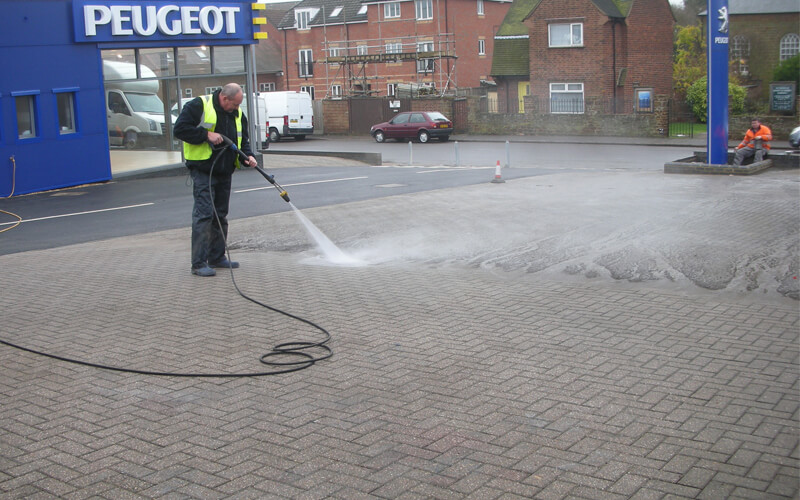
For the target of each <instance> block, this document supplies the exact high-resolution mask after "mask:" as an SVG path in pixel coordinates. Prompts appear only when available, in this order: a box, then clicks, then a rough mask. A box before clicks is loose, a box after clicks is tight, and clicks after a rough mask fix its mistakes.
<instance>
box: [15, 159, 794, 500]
mask: <svg viewBox="0 0 800 500" xmlns="http://www.w3.org/2000/svg"><path fill="white" fill-rule="evenodd" d="M653 175H656V174H653ZM764 175H765V174H762V176H763V177H762V176H756V177H752V178H739V179H736V180H732V181H728V180H725V179H719V180H715V181H708V180H707V179H700V180H698V179H697V178H696V177H695V178H693V179H692V180H691V181H688V182H691V183H700V184H702V185H703V186H706V187H708V186H707V183H708V182H736V183H742V182H747V183H763V182H767V183H775V182H779V181H780V182H784V183H785V189H783V191H780V190H778V191H776V197H781V196H783V197H786V198H785V199H788V200H792V199H794V201H793V202H792V201H781V202H780V203H778V204H776V205H775V207H777V208H776V209H775V210H776V212H777V211H779V212H780V213H775V212H773V213H771V216H770V217H769V218H768V219H769V220H776V221H784V223H777V222H776V223H775V224H769V223H765V219H764V217H762V216H754V214H752V213H750V214H748V207H749V206H750V205H749V204H751V203H755V202H754V201H753V200H751V199H749V198H747V197H745V196H742V195H741V192H740V191H735V190H734V192H735V193H736V196H735V202H736V207H737V211H736V213H735V214H732V215H731V216H734V215H735V216H736V217H739V216H741V220H742V221H743V222H742V223H741V224H722V225H718V226H721V227H722V228H723V229H725V230H729V231H730V233H729V234H728V236H729V238H730V241H726V242H725V243H726V244H731V243H730V242H734V241H737V240H744V239H750V240H761V241H767V242H775V241H776V238H778V237H783V236H785V233H787V231H788V232H789V233H790V235H792V236H791V237H793V238H795V239H796V238H797V231H798V227H797V218H798V213H800V212H798V201H797V196H796V194H797V192H796V191H797V183H796V181H797V174H796V172H794V173H792V172H789V173H787V172H784V173H779V174H775V176H770V175H766V176H764ZM563 179H564V177H562V176H542V177H537V178H531V179H524V180H519V181H517V180H515V181H509V182H507V183H505V184H503V185H502V186H498V185H491V186H490V185H489V183H488V182H487V184H486V186H472V187H466V188H458V189H453V190H446V191H447V192H446V195H447V196H443V195H442V193H436V194H432V193H420V194H416V195H405V196H397V197H390V198H385V199H381V200H372V201H367V202H360V203H357V204H347V205H341V206H336V207H327V208H324V209H314V210H309V211H307V212H305V213H306V215H308V216H309V217H310V218H312V219H313V220H316V221H319V222H318V223H319V224H320V225H321V227H324V229H325V230H326V232H329V235H331V236H332V237H333V238H334V239H335V240H336V241H345V242H348V244H352V245H353V246H355V243H356V242H359V241H360V242H362V243H364V241H367V242H369V241H370V240H371V239H373V238H375V239H380V238H379V236H380V235H382V234H384V233H385V232H388V231H394V230H396V229H397V228H396V227H395V224H397V223H398V218H400V217H403V220H404V222H403V223H404V224H406V226H407V227H411V228H413V222H409V221H415V220H416V221H424V222H425V223H426V224H431V223H432V222H431V221H432V219H430V218H429V217H430V214H431V213H441V212H442V211H443V210H452V213H453V214H457V213H459V212H460V211H463V213H465V214H467V215H468V216H469V217H468V218H466V219H465V218H460V217H459V216H457V215H451V220H450V224H451V226H452V227H455V228H456V229H457V230H459V231H466V230H467V228H468V227H469V221H470V220H474V214H472V213H470V210H471V209H472V208H474V206H475V205H476V204H479V203H481V202H478V201H476V200H486V199H487V197H486V196H485V194H486V191H485V190H487V189H492V190H494V191H493V192H495V193H496V192H497V190H498V189H501V190H504V191H503V192H504V193H505V194H506V195H507V196H508V197H509V198H510V199H512V200H516V199H518V198H519V197H522V196H524V193H529V192H531V190H532V189H534V188H535V186H536V185H541V184H542V183H543V182H549V183H550V184H552V185H553V186H555V187H554V188H553V189H555V190H556V192H551V193H550V194H549V195H548V197H549V198H547V199H544V200H543V201H542V202H543V203H548V200H550V201H552V200H557V199H559V196H562V197H563V196H566V195H568V193H570V192H573V190H575V189H578V187H577V186H570V185H569V183H567V182H564V183H562V181H563ZM669 179H670V181H668V182H673V183H674V182H681V181H679V180H677V179H678V178H677V177H675V176H669ZM487 181H488V179H487ZM643 182H644V181H643ZM737 185H738V186H741V184H737ZM751 185H753V186H755V184H751ZM673 188H674V189H675V193H679V192H681V190H680V189H677V186H673ZM728 188H730V186H728V187H727V188H726V189H728ZM698 190H699V188H698V189H696V190H695V189H692V190H687V191H686V194H685V196H686V199H685V200H676V199H670V200H669V204H668V206H670V207H672V206H673V205H680V204H681V203H682V202H685V203H692V201H691V198H692V197H694V196H696V194H697V191H698ZM598 196H599V195H598ZM676 196H677V195H676ZM792 197H794V198H792ZM618 198H619V194H618V193H614V192H609V193H608V194H605V195H604V196H602V197H599V198H597V199H593V200H592V205H593V206H596V207H598V209H600V210H602V209H603V207H604V204H605V205H609V206H610V205H613V203H615V200H617V199H618ZM654 203H655V200H654ZM704 206H705V205H704ZM515 207H516V205H514V204H511V206H510V207H509V206H506V207H504V208H503V210H504V211H505V213H507V214H508V213H509V211H510V212H511V213H512V214H513V213H516V212H514V210H517V208H515ZM485 208H486V209H487V210H489V214H490V215H492V216H493V215H495V214H494V212H492V211H491V210H493V209H491V208H488V207H485ZM618 209H619V207H616V208H615V210H618ZM519 210H527V208H525V207H521V208H519ZM628 210H629V211H630V210H631V209H630V207H628ZM655 210H656V211H657V210H658V207H655ZM634 211H635V209H634ZM358 213H362V214H364V215H363V216H362V217H361V218H359V217H357V216H356V214H358ZM550 215H552V214H550ZM580 215H581V214H580V212H579V211H576V213H575V214H568V215H567V216H569V217H579V216H580ZM517 216H518V217H523V218H524V217H528V216H529V214H528V213H527V212H522V213H517ZM547 216H549V215H548V214H546V213H539V214H538V217H537V218H538V219H541V218H542V217H547ZM714 216H719V217H721V216H722V215H720V214H715V215H714ZM737 220H738V219H737ZM785 221H789V223H790V224H791V223H793V224H794V225H793V226H789V227H787V225H786V223H785ZM662 222H663V221H659V220H656V224H660V223H662ZM500 224H502V222H500ZM713 226H714V224H713V223H711V222H708V227H707V228H705V230H706V231H710V230H711V229H713ZM536 228H537V231H542V232H544V231H547V230H551V231H555V229H553V228H552V227H549V226H546V225H545V226H542V227H540V226H536ZM723 229H720V228H717V230H719V231H721V230H723ZM300 231H301V229H300V228H299V227H298V226H297V223H296V221H295V220H294V218H293V216H292V214H291V213H283V214H277V215H271V216H264V217H257V218H253V219H248V220H245V221H234V222H232V223H231V237H232V246H233V247H234V250H233V251H234V258H235V259H237V260H239V261H240V262H241V263H242V267H241V269H239V270H238V271H237V272H236V275H235V276H236V282H237V284H238V285H239V286H240V288H241V289H242V290H243V291H245V293H248V294H249V295H251V296H253V297H254V298H256V299H257V300H260V301H263V302H265V303H267V304H269V305H272V306H275V307H278V308H280V309H283V310H286V311H288V312H290V313H293V314H297V315H300V316H303V317H306V318H308V319H309V320H312V321H315V322H318V323H320V324H321V325H323V326H324V327H325V328H327V329H328V330H329V331H330V332H331V333H332V335H333V339H332V341H331V347H332V348H333V350H334V357H333V358H332V359H329V360H326V361H323V362H320V363H318V364H316V365H315V366H313V367H311V368H309V369H306V370H303V371H300V372H296V373H290V374H283V375H276V376H268V377H260V378H235V379H224V378H216V379H208V378H176V377H155V376H143V375H137V374H129V373H119V372H113V371H107V370H101V369H97V368H92V367H85V366H78V365H74V364H68V363H64V362H61V361H56V360H52V359H48V358H44V357H41V356H36V355H33V354H29V353H26V352H21V351H18V350H15V349H11V348H9V347H6V346H0V404H1V406H0V497H2V498H109V499H111V498H113V499H121V498H339V499H348V500H349V499H358V498H402V499H414V498H445V499H446V498H480V499H495V498H504V499H510V498H541V499H559V498H586V499H597V498H603V499H606V498H609V499H613V498H637V499H648V498H748V499H752V498H797V496H798V494H799V489H798V477H799V475H798V473H799V472H800V471H798V466H799V465H800V464H799V463H798V460H799V459H800V457H799V456H798V449H799V448H798V436H799V432H798V417H799V415H800V412H799V408H800V406H799V405H798V399H800V391H798V388H799V387H798V375H800V365H799V364H798V326H800V325H799V323H800V321H799V310H798V302H797V301H796V300H792V299H789V298H786V297H784V296H781V295H779V294H776V293H775V294H762V295H757V294H756V293H752V294H750V295H747V294H742V293H740V291H733V292H731V291H729V290H728V291H726V290H718V291H712V290H704V289H700V288H697V287H695V286H694V285H691V284H688V285H687V283H686V282H682V281H680V280H677V281H675V282H670V281H664V280H662V281H658V282H655V281H641V282H631V281H626V280H614V279H606V280H604V279H594V280H592V279H588V278H576V277H575V276H568V275H566V274H563V273H562V275H561V277H559V275H558V274H556V273H551V274H548V273H538V272H532V269H531V268H530V267H526V266H524V265H505V264H507V263H508V260H505V261H503V262H504V265H499V266H496V267H491V268H490V267H486V266H483V265H480V264H479V263H477V262H476V260H475V259H476V257H475V256H476V255H482V256H483V257H482V259H483V261H486V262H489V261H491V260H492V259H497V255H498V253H486V246H487V244H486V241H488V242H489V243H488V247H490V248H494V249H495V250H502V251H500V252H499V254H502V255H505V256H506V257H508V256H509V255H512V254H513V255H515V256H516V257H515V258H517V259H519V258H529V257H530V255H533V252H530V251H529V250H530V248H526V251H527V252H514V251H513V250H514V249H515V248H517V247H516V246H515V245H517V244H518V243H519V242H518V241H516V240H513V239H512V240H511V241H508V242H506V241H503V242H499V241H497V240H496V239H495V237H496V236H497V235H495V234H494V233H490V234H489V235H488V237H484V236H485V235H484V234H479V235H477V236H476V239H477V240H479V241H482V242H483V243H484V244H483V245H482V246H480V247H479V248H474V249H471V250H470V252H466V253H464V254H462V255H460V256H457V257H455V258H453V257H452V256H450V255H447V256H442V255H441V254H436V252H434V256H433V257H431V256H430V255H426V256H419V255H415V254H402V252H401V254H402V258H399V259H386V260H383V261H379V262H375V263H372V264H370V265H367V266H362V267H340V266H332V265H324V263H322V262H319V261H318V259H316V260H315V259H314V257H313V248H309V247H308V245H306V246H305V247H304V246H303V245H300V244H298V241H301V240H302V238H303V236H302V233H301V232H300ZM445 234H446V233H445ZM406 236H408V237H409V238H410V235H406ZM546 236H547V234H546V233H545V234H540V235H539V237H540V238H545V237H546ZM3 237H13V231H11V232H8V233H5V234H4V235H3ZM719 237H721V236H720V235H718V234H715V235H714V238H713V239H718V238H719ZM444 239H445V238H444V237H443V238H442V240H444ZM442 240H434V241H433V243H432V244H433V245H434V246H435V247H439V246H440V245H444V244H445V243H446V241H442ZM484 240H485V241H484ZM188 241H189V231H188V229H183V230H176V231H167V232H162V233H153V234H147V235H142V236H135V237H125V238H118V239H112V240H107V241H102V242H94V243H87V244H81V245H74V246H69V247H62V248H56V249H51V250H43V251H35V252H26V253H20V254H13V255H7V256H0V266H2V269H3V273H2V275H1V276H2V277H0V288H2V290H3V294H2V298H0V311H2V313H1V314H2V320H1V321H0V324H2V332H3V333H2V337H3V339H4V340H7V341H10V342H14V343H18V344H22V345H24V346H26V347H29V348H32V349H41V350H46V351H48V352H51V353H54V354H57V355H59V356H64V357H71V358H79V359H82V360H87V361H91V362H95V363H102V364H110V365H119V366H125V367H128V368H134V369H142V370H163V371H178V372H184V373H185V372H205V373H217V372H220V373H239V372H249V371H260V370H262V369H263V366H261V365H260V363H259V362H258V358H259V356H261V354H264V353H265V352H267V351H269V349H270V348H271V347H272V346H273V345H275V344H277V343H279V342H285V341H290V340H308V339H312V340H313V339H315V338H317V333H316V332H314V331H313V330H311V329H310V328H308V327H307V326H305V325H303V324H300V323H298V322H294V321H292V320H290V319H288V318H286V317H283V316H280V315H278V314H276V313H273V312H269V311H265V310H263V309H261V308H259V307H258V306H256V305H254V304H252V303H250V302H248V301H246V300H244V299H242V298H241V297H239V296H238V295H236V293H235V292H234V290H233V287H232V284H231V280H230V278H229V275H228V274H227V273H226V272H220V273H219V275H218V276H217V277H215V278H198V277H195V276H191V275H190V274H189V272H188V255H189V248H188ZM658 243H660V242H656V244H658ZM409 244H411V243H410V242H409ZM796 251H797V247H796V246H795V250H794V253H792V252H790V253H789V255H788V256H786V257H785V258H786V263H787V265H791V263H792V262H793V261H794V262H795V265H796V260H797V254H796ZM526 255H527V256H528V257H525V256H526ZM568 257H570V258H573V257H574V255H569V256H568ZM565 258H566V257H565ZM479 260H480V259H479ZM565 262H566V261H565ZM570 262H572V261H570ZM536 269H538V267H537V268H536Z"/></svg>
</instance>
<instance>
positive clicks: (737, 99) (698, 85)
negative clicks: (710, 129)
mask: <svg viewBox="0 0 800 500" xmlns="http://www.w3.org/2000/svg"><path fill="white" fill-rule="evenodd" d="M707 81H708V80H707V78H706V77H705V76H704V77H702V78H700V79H699V80H697V81H696V82H694V83H693V84H692V85H691V87H689V91H688V92H687V93H686V100H687V101H688V102H689V105H690V106H691V107H692V112H693V113H694V116H695V117H696V118H697V119H698V120H699V121H700V122H701V123H705V122H706V120H708V93H707V90H706V87H707V86H708V83H707ZM746 96H747V90H745V89H744V87H742V86H740V85H736V84H735V83H730V82H729V83H728V106H729V109H730V112H731V113H732V114H739V113H741V112H743V111H744V98H745V97H746Z"/></svg>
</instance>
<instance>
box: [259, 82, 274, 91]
mask: <svg viewBox="0 0 800 500" xmlns="http://www.w3.org/2000/svg"><path fill="white" fill-rule="evenodd" d="M258 91H259V92H275V82H263V83H259V84H258Z"/></svg>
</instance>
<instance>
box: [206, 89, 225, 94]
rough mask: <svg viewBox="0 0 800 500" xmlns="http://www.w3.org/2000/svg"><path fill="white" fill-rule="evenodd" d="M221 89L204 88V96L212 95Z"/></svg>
mask: <svg viewBox="0 0 800 500" xmlns="http://www.w3.org/2000/svg"><path fill="white" fill-rule="evenodd" d="M221 88H222V87H206V90H205V92H206V93H205V95H211V94H213V93H214V92H215V91H217V90H219V89H221Z"/></svg>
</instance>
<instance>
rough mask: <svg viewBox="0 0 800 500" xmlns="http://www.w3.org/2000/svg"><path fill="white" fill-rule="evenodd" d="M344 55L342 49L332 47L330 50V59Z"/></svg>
mask: <svg viewBox="0 0 800 500" xmlns="http://www.w3.org/2000/svg"><path fill="white" fill-rule="evenodd" d="M341 54H342V49H341V48H340V47H331V48H329V49H328V57H338V56H340V55H341Z"/></svg>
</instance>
